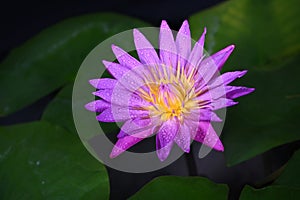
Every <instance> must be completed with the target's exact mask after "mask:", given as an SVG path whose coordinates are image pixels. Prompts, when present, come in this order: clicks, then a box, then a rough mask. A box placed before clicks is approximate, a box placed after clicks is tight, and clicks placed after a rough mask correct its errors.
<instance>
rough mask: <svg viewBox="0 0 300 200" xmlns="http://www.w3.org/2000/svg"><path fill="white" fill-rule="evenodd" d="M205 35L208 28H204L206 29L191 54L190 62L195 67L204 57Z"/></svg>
mask: <svg viewBox="0 0 300 200" xmlns="http://www.w3.org/2000/svg"><path fill="white" fill-rule="evenodd" d="M205 35H206V28H204V31H203V33H202V35H201V37H200V39H199V40H198V42H196V43H195V45H194V47H193V50H192V52H191V54H190V56H189V64H190V65H191V66H192V67H193V68H196V67H197V66H198V65H199V63H200V61H201V60H202V58H203V49H204V41H205Z"/></svg>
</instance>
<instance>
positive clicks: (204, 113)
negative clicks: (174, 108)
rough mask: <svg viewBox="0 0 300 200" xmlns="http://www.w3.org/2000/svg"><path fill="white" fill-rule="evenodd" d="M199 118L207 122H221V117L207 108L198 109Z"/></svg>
mask: <svg viewBox="0 0 300 200" xmlns="http://www.w3.org/2000/svg"><path fill="white" fill-rule="evenodd" d="M200 120H201V121H208V122H211V121H213V122H221V121H222V119H220V118H219V117H218V115H217V114H216V113H214V112H212V111H211V110H208V109H201V110H200Z"/></svg>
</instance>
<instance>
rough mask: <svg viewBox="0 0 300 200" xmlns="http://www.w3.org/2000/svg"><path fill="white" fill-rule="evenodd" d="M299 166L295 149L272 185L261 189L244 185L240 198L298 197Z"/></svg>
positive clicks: (299, 183) (299, 156) (299, 159)
mask: <svg viewBox="0 0 300 200" xmlns="http://www.w3.org/2000/svg"><path fill="white" fill-rule="evenodd" d="M299 168H300V151H297V152H296V153H295V154H294V155H293V157H292V158H291V159H290V161H289V162H288V163H287V166H286V167H285V169H284V171H283V173H282V174H281V175H280V177H279V178H278V179H277V180H276V181H275V182H274V184H273V185H271V186H268V187H265V188H262V189H254V188H252V187H250V186H246V187H245V188H244V189H243V191H242V194H241V199H245V200H247V199H300V181H299V175H300V172H299Z"/></svg>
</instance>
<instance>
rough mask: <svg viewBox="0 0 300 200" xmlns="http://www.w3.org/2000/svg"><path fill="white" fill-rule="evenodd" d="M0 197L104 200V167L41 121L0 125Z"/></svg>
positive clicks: (72, 138)
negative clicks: (6, 125)
mask: <svg viewBox="0 0 300 200" xmlns="http://www.w3.org/2000/svg"><path fill="white" fill-rule="evenodd" d="M0 177H1V178H0V199H86V197H89V199H108V197H109V181H108V175H107V172H106V169H105V167H104V166H103V165H102V164H100V163H99V162H98V161H97V160H96V159H94V158H93V157H92V156H91V155H90V154H89V153H88V152H87V151H86V149H85V148H84V147H83V145H82V144H81V142H80V140H79V138H78V137H75V136H74V135H73V134H71V133H69V132H67V131H66V130H64V129H62V128H60V127H58V126H53V125H51V124H49V123H47V122H32V123H27V124H20V125H14V126H8V127H1V128H0Z"/></svg>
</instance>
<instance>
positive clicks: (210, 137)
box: [194, 122, 224, 151]
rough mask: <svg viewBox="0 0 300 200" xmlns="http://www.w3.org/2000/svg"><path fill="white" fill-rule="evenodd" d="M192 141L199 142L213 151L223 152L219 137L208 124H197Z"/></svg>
mask: <svg viewBox="0 0 300 200" xmlns="http://www.w3.org/2000/svg"><path fill="white" fill-rule="evenodd" d="M194 140H196V141H197V142H201V143H203V144H205V145H207V146H209V147H211V148H213V149H215V150H218V151H224V147H223V144H222V142H221V140H220V139H219V136H218V135H217V133H216V132H215V130H214V128H213V127H212V125H211V124H210V123H209V122H200V123H199V130H198V132H197V134H196V136H195V137H194Z"/></svg>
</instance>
